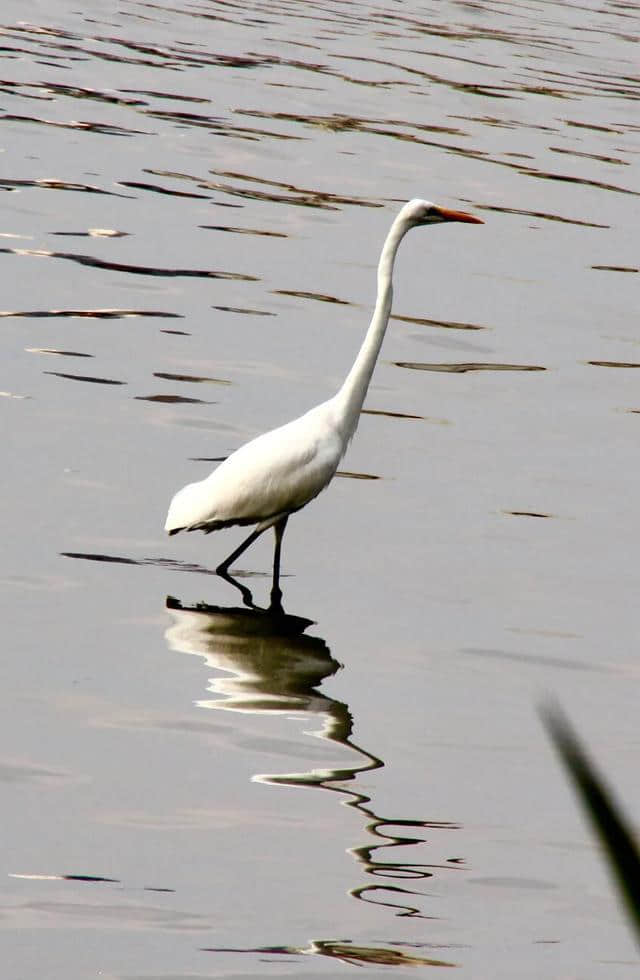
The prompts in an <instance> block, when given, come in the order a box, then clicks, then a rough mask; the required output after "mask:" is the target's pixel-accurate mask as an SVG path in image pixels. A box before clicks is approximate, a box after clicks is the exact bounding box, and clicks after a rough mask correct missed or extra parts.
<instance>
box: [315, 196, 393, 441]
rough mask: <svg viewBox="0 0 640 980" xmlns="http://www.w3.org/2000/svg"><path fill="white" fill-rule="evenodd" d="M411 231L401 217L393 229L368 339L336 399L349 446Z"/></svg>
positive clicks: (381, 268)
mask: <svg viewBox="0 0 640 980" xmlns="http://www.w3.org/2000/svg"><path fill="white" fill-rule="evenodd" d="M410 227H411V224H409V223H408V222H407V220H406V218H405V217H404V216H403V215H402V214H399V215H398V217H397V218H396V220H395V221H394V222H393V224H392V225H391V228H390V229H389V234H388V235H387V237H386V239H385V243H384V245H383V247H382V253H381V255H380V261H379V262H378V295H377V296H376V305H375V309H374V311H373V316H372V318H371V323H370V324H369V329H368V330H367V333H366V335H365V338H364V341H363V342H362V347H361V348H360V350H359V352H358V356H357V357H356V359H355V362H354V364H353V367H352V368H351V370H350V371H349V374H348V375H347V377H346V378H345V381H344V384H343V385H342V387H341V388H340V391H339V392H338V393H337V395H336V396H335V398H334V402H335V404H336V406H337V408H338V419H339V423H340V428H341V430H342V436H343V438H344V439H345V446H346V442H348V441H349V440H350V439H351V437H352V436H353V434H354V432H355V431H356V426H357V425H358V420H359V418H360V410H361V408H362V405H363V402H364V399H365V396H366V394H367V389H368V387H369V382H370V381H371V375H372V374H373V369H374V367H375V365H376V361H377V359H378V354H379V353H380V347H381V346H382V341H383V339H384V335H385V331H386V329H387V324H388V322H389V314H390V313H391V302H392V299H393V284H392V278H393V265H394V262H395V258H396V253H397V251H398V246H399V244H400V242H401V241H402V239H403V238H404V235H405V234H406V232H407V231H408V230H409V228H410Z"/></svg>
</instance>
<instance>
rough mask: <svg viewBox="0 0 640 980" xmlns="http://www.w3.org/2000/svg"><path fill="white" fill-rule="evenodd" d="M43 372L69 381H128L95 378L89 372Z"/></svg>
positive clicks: (95, 382)
mask: <svg viewBox="0 0 640 980" xmlns="http://www.w3.org/2000/svg"><path fill="white" fill-rule="evenodd" d="M42 373H43V374H53V375H55V377H56V378H67V379H68V380H69V381H89V382H90V383H91V384H95V385H126V383H127V382H126V381H114V380H113V379H112V378H94V377H91V375H88V374H65V373H64V372H62V371H43V372H42Z"/></svg>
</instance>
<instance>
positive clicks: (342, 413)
mask: <svg viewBox="0 0 640 980" xmlns="http://www.w3.org/2000/svg"><path fill="white" fill-rule="evenodd" d="M444 221H465V222H469V223H472V224H482V223H483V222H482V219H481V218H476V217H475V216H474V215H472V214H467V213H466V212H464V211H451V210H449V209H448V208H443V207H438V206H437V205H435V204H432V203H431V202H430V201H422V200H418V199H416V200H413V201H409V202H408V204H405V205H404V207H403V208H402V209H401V210H400V212H399V214H398V215H397V217H396V219H395V220H394V222H393V224H392V225H391V228H390V229H389V233H388V234H387V237H386V239H385V242H384V245H383V248H382V252H381V255H380V260H379V263H378V294H377V297H376V305H375V309H374V312H373V317H372V319H371V323H370V325H369V329H368V330H367V333H366V336H365V338H364V341H363V343H362V346H361V348H360V351H359V353H358V356H357V357H356V359H355V362H354V364H353V367H352V368H351V370H350V371H349V374H348V375H347V377H346V379H345V381H344V384H343V385H342V387H341V388H340V390H339V391H338V393H337V394H336V395H334V396H333V398H330V399H329V400H328V401H326V402H323V403H322V404H321V405H317V406H316V407H315V408H312V409H311V410H310V411H308V412H306V413H305V414H304V415H301V416H300V418H297V419H294V420H293V421H292V422H287V423H286V425H282V426H280V427H279V428H277V429H272V430H271V431H270V432H265V433H263V435H260V436H257V438H255V439H252V440H251V441H250V442H247V443H246V444H245V445H244V446H241V447H240V448H239V449H237V450H236V451H235V452H234V453H232V454H231V456H229V457H228V458H227V459H225V460H224V462H222V463H221V464H220V466H218V468H217V469H215V470H214V471H213V473H211V474H210V476H208V477H207V478H206V479H205V480H199V481H198V482H197V483H189V484H188V485H187V486H185V487H183V488H182V490H179V491H178V492H177V493H176V495H175V496H174V498H173V499H172V501H171V504H170V505H169V513H168V515H167V520H166V524H165V530H166V531H168V533H169V534H177V533H178V531H204V532H205V534H209V532H211V531H217V530H219V529H220V528H223V527H231V526H232V525H235V524H241V525H251V524H256V525H257V527H256V528H255V530H254V531H252V532H251V534H250V535H249V537H248V538H247V539H246V540H245V541H243V543H242V544H241V545H240V546H239V547H238V548H236V549H235V551H233V552H232V553H231V554H230V555H229V556H228V558H226V559H225V560H224V561H223V562H222V563H221V564H220V565H218V567H217V569H216V572H217V573H218V574H219V575H223V576H228V570H229V566H230V565H231V564H232V562H234V561H235V560H236V558H238V557H239V556H240V555H241V554H242V553H243V551H245V549H246V548H248V547H249V545H251V544H253V542H254V541H255V540H256V538H258V537H259V536H260V535H261V534H262V533H263V531H266V530H267V528H270V527H272V528H273V529H274V532H275V550H274V558H273V586H272V592H271V598H272V605H273V606H276V607H279V605H280V599H281V595H282V593H281V591H280V586H279V578H280V550H281V546H282V535H283V534H284V529H285V527H286V524H287V520H288V519H289V515H290V514H293V513H295V511H297V510H300V509H301V508H302V507H304V506H305V504H308V503H309V502H310V501H311V500H313V498H314V497H317V496H318V494H319V493H320V491H321V490H324V488H325V487H326V486H327V485H328V484H329V483H330V482H331V479H332V478H333V476H334V474H335V472H336V470H337V468H338V464H339V462H340V460H341V459H342V457H343V456H344V454H345V452H346V450H347V447H348V445H349V442H350V440H351V438H352V437H353V434H354V432H355V431H356V427H357V425H358V419H359V416H360V410H361V408H362V404H363V402H364V399H365V395H366V393H367V389H368V387H369V382H370V380H371V375H372V374H373V369H374V367H375V363H376V360H377V358H378V353H379V351H380V346H381V344H382V340H383V337H384V334H385V331H386V329H387V324H388V322H389V314H390V313H391V300H392V296H393V287H392V277H393V265H394V261H395V257H396V253H397V251H398V246H399V245H400V242H401V241H402V239H403V238H404V236H405V235H406V233H407V232H408V231H409V230H410V229H411V228H416V227H418V226H421V225H435V224H440V223H441V222H444Z"/></svg>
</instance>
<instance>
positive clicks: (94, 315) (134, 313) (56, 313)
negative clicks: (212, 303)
mask: <svg viewBox="0 0 640 980" xmlns="http://www.w3.org/2000/svg"><path fill="white" fill-rule="evenodd" d="M143 316H157V317H164V318H165V319H166V318H171V319H176V320H183V319H184V314H183V313H166V312H164V311H163V310H0V317H25V318H27V317H28V318H32V317H33V318H34V319H38V318H41V317H74V318H78V319H85V320H93V319H95V320H121V319H123V318H125V317H126V318H133V317H143Z"/></svg>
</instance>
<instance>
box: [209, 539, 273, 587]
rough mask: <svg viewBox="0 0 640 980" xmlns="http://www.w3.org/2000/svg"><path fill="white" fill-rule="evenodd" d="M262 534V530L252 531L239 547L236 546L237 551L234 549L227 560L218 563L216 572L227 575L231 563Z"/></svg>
mask: <svg viewBox="0 0 640 980" xmlns="http://www.w3.org/2000/svg"><path fill="white" fill-rule="evenodd" d="M264 530H266V528H264ZM261 534H262V531H252V532H251V534H250V535H249V537H248V538H246V539H245V540H244V541H243V542H242V544H241V545H240V546H239V547H238V548H236V550H235V551H232V552H231V554H230V555H229V557H228V558H225V560H224V561H223V562H221V563H220V564H219V565H218V567H217V568H216V572H217V573H218V575H223V576H224V575H226V574H227V572H228V571H229V565H231V564H232V562H234V561H235V560H236V558H239V557H240V555H241V554H242V552H243V551H246V550H247V548H248V547H249V545H252V544H253V542H254V541H255V540H257V538H259V537H260V535H261Z"/></svg>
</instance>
